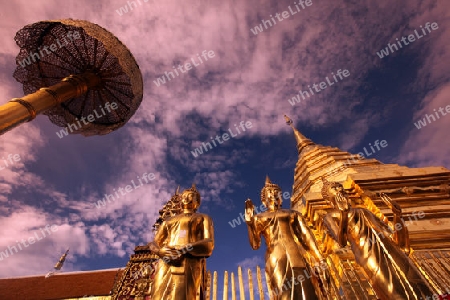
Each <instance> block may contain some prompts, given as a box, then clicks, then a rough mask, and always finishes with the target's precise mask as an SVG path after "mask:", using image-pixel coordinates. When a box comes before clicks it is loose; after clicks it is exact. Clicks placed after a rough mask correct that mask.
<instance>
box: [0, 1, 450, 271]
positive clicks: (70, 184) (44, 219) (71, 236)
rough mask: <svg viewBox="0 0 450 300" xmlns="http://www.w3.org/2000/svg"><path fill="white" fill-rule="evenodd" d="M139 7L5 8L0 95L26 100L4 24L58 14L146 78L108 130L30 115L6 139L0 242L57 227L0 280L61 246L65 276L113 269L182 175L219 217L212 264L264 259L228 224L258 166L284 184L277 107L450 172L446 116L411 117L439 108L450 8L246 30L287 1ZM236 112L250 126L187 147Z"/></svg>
mask: <svg viewBox="0 0 450 300" xmlns="http://www.w3.org/2000/svg"><path fill="white" fill-rule="evenodd" d="M135 1H136V3H137V7H135V8H134V9H133V10H130V11H128V12H127V13H123V11H122V15H120V14H119V13H118V12H117V10H119V9H120V7H123V6H125V5H127V2H126V1H124V0H114V1H86V0H77V1H73V0H67V1H64V3H62V2H61V1H52V0H49V1H42V0H39V1H25V0H18V1H11V2H5V3H3V4H2V10H1V11H0V24H1V25H0V34H1V37H2V47H1V50H0V51H1V53H0V61H1V72H0V76H1V82H2V83H3V84H2V85H1V86H0V93H1V95H2V97H3V103H6V101H8V100H9V99H11V98H14V97H20V96H22V95H23V91H22V87H21V85H20V84H19V83H17V82H16V81H15V80H14V79H13V78H12V74H13V72H14V69H15V68H16V61H15V57H16V55H17V54H18V52H19V48H18V46H17V45H16V44H15V42H14V36H15V33H16V32H17V31H18V30H20V29H21V28H22V27H23V26H25V25H27V24H31V23H34V22H37V21H41V20H52V19H63V18H73V19H84V20H88V21H90V22H93V23H97V24H99V25H101V26H102V27H104V28H106V29H108V30H109V31H111V32H112V33H114V34H115V35H116V36H117V37H118V38H119V39H120V40H121V41H122V42H123V43H124V44H125V45H127V47H128V48H129V49H130V50H131V52H132V53H133V55H134V56H135V58H136V60H137V62H138V64H139V66H140V69H141V71H142V74H143V78H144V99H143V101H142V104H141V106H140V107H139V109H138V110H137V112H136V113H135V115H134V116H133V117H132V118H131V120H130V121H129V122H128V124H127V125H125V126H124V127H122V128H121V129H119V130H117V131H115V132H113V133H111V134H109V135H106V136H94V137H89V138H85V137H83V136H77V135H74V136H68V137H64V138H62V139H60V138H58V136H57V135H56V132H57V131H59V130H60V128H58V127H56V126H55V125H53V124H51V123H50V122H49V120H48V119H47V118H46V117H45V116H38V118H37V119H36V120H35V121H33V122H31V123H28V124H25V125H22V126H20V127H19V128H16V129H14V130H12V131H10V132H8V133H6V134H4V135H3V136H2V137H1V139H0V158H2V157H5V158H7V156H8V154H13V155H14V154H18V155H19V156H20V158H21V159H20V161H18V162H15V163H14V164H13V165H12V166H7V167H6V168H4V169H3V170H1V169H0V186H1V193H0V202H1V205H0V236H1V237H2V238H1V239H0V252H1V251H4V250H5V249H7V247H8V246H14V245H17V243H16V240H20V239H27V238H28V237H31V236H33V235H34V233H35V232H40V228H43V227H45V225H47V224H48V225H53V224H55V225H57V226H58V230H57V231H56V232H54V233H52V234H51V235H50V236H48V237H46V238H44V239H42V240H40V241H38V242H37V243H35V244H33V245H30V246H29V247H26V248H25V249H24V250H22V251H20V252H19V253H15V254H14V255H12V256H10V257H8V258H6V259H3V260H2V261H0V266H1V267H0V277H10V276H24V275H36V274H44V273H46V272H47V271H48V270H49V269H50V268H52V266H53V265H54V264H55V263H56V261H57V259H58V258H59V256H60V255H61V254H62V253H63V252H64V251H65V249H66V248H68V247H70V249H71V252H70V255H69V257H68V259H67V262H66V264H65V266H64V270H65V271H71V270H94V269H106V268H112V267H124V266H125V265H126V262H127V261H128V257H129V255H130V254H131V253H132V250H133V249H134V247H135V245H140V244H144V243H147V242H149V241H150V240H151V239H152V233H151V226H152V225H153V223H154V222H155V218H156V216H157V212H158V210H159V209H160V208H161V205H162V203H164V202H166V201H167V200H168V199H169V198H170V195H171V194H172V193H173V191H174V190H175V189H176V186H177V185H178V184H180V185H181V187H182V189H184V188H188V187H189V186H190V185H191V183H192V182H195V183H196V184H197V186H198V189H199V190H200V192H201V195H202V206H201V209H200V211H201V212H204V213H208V214H210V215H211V216H212V218H213V220H214V222H215V230H216V249H215V250H214V253H213V255H212V257H211V258H210V259H209V261H208V268H209V269H211V270H218V271H219V272H223V270H230V271H236V270H237V264H239V263H240V264H244V265H245V266H247V267H254V266H255V265H256V264H260V265H261V266H262V265H263V262H264V256H263V255H264V251H265V249H264V247H263V249H262V250H260V251H257V252H256V251H253V250H251V248H250V245H249V243H248V238H247V232H246V228H245V226H244V225H240V226H237V227H236V228H232V227H231V226H230V225H229V223H228V222H230V221H232V220H233V219H234V218H237V217H238V216H239V213H240V212H243V209H244V201H245V199H247V198H248V197H250V198H252V200H253V202H255V204H257V205H259V204H260V200H259V192H260V190H261V188H262V186H263V184H264V179H265V175H266V174H269V176H270V177H271V178H272V180H273V181H274V182H275V183H278V184H279V185H280V186H281V187H282V188H283V190H284V191H287V192H289V193H291V188H292V183H293V170H294V167H295V162H296V160H297V152H296V148H295V140H294V137H293V135H292V132H291V130H290V128H289V127H288V126H286V124H285V122H284V118H283V114H288V115H289V116H290V117H291V118H292V119H293V120H294V123H295V125H296V127H297V128H298V129H299V130H300V131H301V132H302V133H303V134H305V135H306V136H308V137H309V138H311V139H312V140H313V141H315V142H317V143H320V144H323V145H330V146H336V147H340V148H341V149H343V150H346V151H350V152H352V153H358V152H362V151H363V148H364V147H368V145H369V143H372V144H373V143H374V141H375V140H386V141H387V143H388V146H387V147H386V148H382V150H380V151H377V152H376V153H374V154H373V156H371V157H370V158H376V159H379V160H380V161H382V162H384V163H398V164H402V165H407V166H410V167H418V166H444V167H447V168H448V167H450V156H449V155H448V153H449V143H448V128H449V125H450V117H447V116H443V115H441V118H440V119H437V120H436V121H433V122H431V123H429V124H427V126H425V127H423V128H421V129H417V128H416V126H415V125H414V122H417V121H418V120H419V119H423V118H424V117H425V114H432V113H434V111H433V110H434V109H436V110H438V109H439V108H440V107H443V108H444V109H445V107H446V106H447V105H450V97H449V96H450V83H449V78H450V76H449V73H448V72H449V70H450V68H449V56H450V55H449V54H450V51H449V49H448V48H449V45H450V44H449V40H450V31H449V30H448V29H447V27H448V26H449V25H450V3H446V2H444V1H415V0H410V1H406V0H405V1H395V2H394V1H388V0H379V1H343V0H338V1H335V0H333V1H332V0H326V1H316V0H312V5H311V6H309V7H305V8H304V9H301V11H300V12H298V13H296V14H295V15H290V13H289V17H288V18H287V19H285V20H283V21H277V22H276V24H274V25H273V26H272V27H268V28H267V29H264V30H263V32H260V33H259V34H257V35H255V34H253V33H252V31H251V30H250V29H254V27H255V26H259V25H260V24H261V20H262V19H264V20H268V19H269V16H270V15H273V16H274V14H276V13H280V14H281V13H282V12H283V11H289V9H288V7H289V6H291V7H292V8H294V4H293V1H292V2H289V1H284V0H282V1H275V0H274V1H255V0H246V1H228V0H224V1H192V0H189V1H184V2H183V1H181V2H180V1H173V0H164V1H158V0H150V1H148V2H144V0H140V2H141V4H139V3H138V0H135ZM351 2H357V3H351ZM128 9H129V7H128ZM427 22H430V23H433V22H436V23H437V24H438V26H439V27H438V29H436V30H432V31H431V32H430V33H429V34H427V35H426V36H423V37H422V38H420V39H416V40H415V41H414V42H411V43H409V45H405V44H403V47H402V48H399V49H398V51H393V53H392V52H389V53H390V54H389V56H387V57H384V58H380V57H379V56H378V55H377V52H378V51H380V50H381V49H384V48H386V47H387V44H388V43H396V38H398V39H399V40H400V39H401V38H402V37H403V36H408V35H410V34H414V30H418V32H421V29H420V26H424V25H425V24H426V23H427ZM204 50H206V51H210V50H212V51H214V54H215V56H214V57H212V58H209V59H208V61H203V63H202V64H200V65H199V66H194V67H193V68H192V69H191V70H189V71H187V72H186V73H181V74H180V75H179V76H177V77H176V78H174V79H172V80H170V81H169V82H166V83H165V84H161V85H160V86H159V87H158V86H157V85H156V84H155V83H154V81H156V80H157V78H158V77H161V76H163V75H164V72H166V71H171V70H173V69H172V66H174V65H178V64H186V63H188V62H192V59H194V60H195V61H196V62H197V63H198V58H197V53H199V54H201V53H202V51H204ZM338 69H341V70H344V69H346V70H348V72H349V73H350V75H349V76H348V77H346V78H343V79H342V80H339V78H337V79H338V82H335V84H334V85H332V86H327V87H326V88H325V89H324V90H322V91H320V92H318V93H315V94H314V95H313V96H311V97H310V98H307V99H306V100H304V101H301V103H297V104H295V105H293V106H292V105H291V104H290V103H289V102H288V99H291V98H292V97H294V96H295V95H296V94H298V92H299V90H303V91H305V90H307V86H308V85H311V86H312V84H314V83H316V84H319V83H320V82H322V81H325V78H326V77H327V76H328V77H329V79H331V78H332V72H333V73H335V74H336V72H337V70H338ZM331 80H332V79H331ZM449 109H450V108H449ZM444 111H445V110H444ZM241 121H244V122H246V121H250V122H251V123H252V127H251V128H249V129H247V130H246V131H245V132H242V133H241V134H239V135H238V136H236V137H233V138H230V139H229V140H228V141H225V142H224V143H223V144H220V145H218V146H217V147H214V148H213V149H212V150H209V151H208V152H206V153H204V154H202V155H200V156H199V157H197V158H195V157H194V156H193V155H192V153H191V151H193V150H194V148H196V147H200V146H201V145H202V142H206V141H210V137H214V136H216V135H222V134H223V133H225V132H227V131H228V129H229V128H231V129H232V130H235V127H234V124H239V122H241ZM4 166H5V164H4V162H3V160H0V167H4ZM146 172H147V173H154V174H155V179H154V180H152V181H150V182H149V183H148V184H144V186H142V187H140V188H138V189H136V190H133V191H132V192H130V193H128V194H126V196H122V197H120V198H119V199H118V200H117V201H116V202H115V203H109V204H108V205H106V206H105V207H102V208H100V209H97V208H96V207H95V205H94V203H96V201H98V200H100V199H101V198H102V197H103V194H105V193H112V192H113V189H118V188H119V187H125V186H126V185H127V184H129V183H130V182H131V180H132V179H135V178H137V176H141V175H142V174H144V173H146ZM288 206H289V205H288V201H287V200H285V205H284V207H288Z"/></svg>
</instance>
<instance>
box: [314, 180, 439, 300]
mask: <svg viewBox="0 0 450 300" xmlns="http://www.w3.org/2000/svg"><path fill="white" fill-rule="evenodd" d="M323 182H324V184H323V188H322V196H323V198H324V199H325V200H326V201H327V202H329V204H331V206H333V207H334V209H333V210H332V211H331V212H329V213H327V214H326V215H325V216H324V219H323V222H324V223H323V225H324V226H325V228H326V230H327V231H328V234H329V235H330V236H331V237H332V238H333V239H334V240H335V241H337V242H338V243H339V245H340V246H341V247H345V246H347V243H348V244H349V245H350V247H351V250H352V252H353V254H354V256H355V261H356V263H358V264H359V265H360V266H361V267H362V268H363V270H364V271H365V273H366V274H367V276H368V278H369V281H370V283H371V285H372V287H373V289H374V290H375V292H376V293H377V297H378V298H379V299H382V300H384V299H390V300H394V299H395V300H396V299H425V297H426V296H430V295H433V291H432V290H431V288H430V287H429V285H428V283H427V281H426V279H425V278H424V277H423V276H422V274H421V273H420V271H419V270H418V269H417V267H416V266H415V265H414V263H413V262H412V261H411V260H410V259H409V257H408V256H407V254H406V253H409V239H408V238H407V237H405V236H404V235H405V233H406V234H407V231H406V232H398V233H395V232H394V230H392V229H391V228H390V227H389V226H388V225H387V224H385V223H384V222H382V221H381V220H380V219H379V218H378V217H377V216H376V215H375V214H373V213H372V212H371V211H370V210H369V209H367V208H365V207H364V206H362V205H355V206H354V207H352V205H351V201H350V199H349V197H348V195H347V194H346V193H345V191H344V188H343V186H342V185H341V184H340V183H337V182H328V181H327V180H325V179H323ZM382 196H383V198H384V199H383V201H385V202H389V203H390V205H389V206H390V207H393V208H395V210H396V211H395V215H397V216H398V215H400V214H401V209H400V206H398V204H397V203H395V202H394V201H392V199H387V198H386V197H387V196H386V195H382ZM394 220H398V217H395V218H394ZM399 235H400V236H402V237H400V236H399ZM397 243H398V244H397ZM402 248H403V249H402Z"/></svg>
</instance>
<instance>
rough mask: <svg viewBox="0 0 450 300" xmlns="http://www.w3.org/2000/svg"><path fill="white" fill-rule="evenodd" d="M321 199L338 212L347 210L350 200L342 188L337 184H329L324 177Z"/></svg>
mask: <svg viewBox="0 0 450 300" xmlns="http://www.w3.org/2000/svg"><path fill="white" fill-rule="evenodd" d="M322 183H323V186H322V191H321V192H322V197H323V199H324V200H325V201H327V203H328V204H330V205H331V206H333V208H337V209H339V210H342V211H344V210H348V209H349V206H350V199H349V198H348V196H347V193H346V192H345V190H344V187H343V186H342V184H340V183H339V182H330V181H328V180H327V179H326V178H325V177H322Z"/></svg>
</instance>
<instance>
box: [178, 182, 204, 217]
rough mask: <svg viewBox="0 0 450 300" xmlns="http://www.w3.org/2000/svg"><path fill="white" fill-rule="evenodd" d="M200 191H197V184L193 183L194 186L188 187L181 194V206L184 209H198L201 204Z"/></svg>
mask: <svg viewBox="0 0 450 300" xmlns="http://www.w3.org/2000/svg"><path fill="white" fill-rule="evenodd" d="M200 201H201V198H200V193H199V192H198V191H197V188H196V187H195V184H192V187H191V188H189V189H186V190H184V191H183V193H182V194H181V207H182V209H189V210H194V211H196V210H197V208H198V207H199V206H200Z"/></svg>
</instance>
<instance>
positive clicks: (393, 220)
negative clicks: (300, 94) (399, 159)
mask: <svg viewBox="0 0 450 300" xmlns="http://www.w3.org/2000/svg"><path fill="white" fill-rule="evenodd" d="M286 121H287V123H288V124H289V125H290V126H291V127H292V129H293V130H294V135H295V138H296V141H297V150H298V154H299V158H298V162H297V165H296V168H295V173H294V185H293V196H292V198H291V208H292V209H294V210H298V211H299V212H301V213H302V214H303V216H304V217H305V218H306V219H307V221H308V222H309V224H310V226H311V228H312V231H313V232H314V235H315V237H316V241H317V242H318V243H319V244H320V248H321V250H322V251H324V252H328V254H329V255H328V257H327V263H328V267H329V270H330V274H331V277H332V280H331V282H330V286H329V289H328V291H329V294H330V295H329V297H328V299H388V298H385V297H382V296H381V295H378V294H376V292H375V290H376V288H374V284H373V281H374V278H375V277H376V274H371V275H372V277H369V274H367V273H368V272H367V270H365V269H368V268H369V269H370V267H371V265H373V264H375V262H374V260H375V258H374V259H372V258H370V257H369V256H371V255H372V256H373V257H376V259H378V260H386V261H385V263H386V264H387V265H390V266H392V268H391V272H388V271H385V270H382V267H380V269H381V270H376V272H378V274H380V273H382V272H384V271H385V273H384V274H388V276H387V277H386V278H384V280H385V284H386V285H388V286H387V287H386V290H389V289H391V290H392V293H391V295H390V297H389V299H427V298H426V297H423V298H422V296H411V295H410V296H406V295H405V296H404V297H401V296H397V297H395V296H394V295H395V290H396V289H397V293H401V291H398V290H399V289H401V290H409V289H412V288H414V287H416V286H417V285H418V284H419V283H418V282H413V280H407V279H408V276H411V274H410V273H408V270H405V269H404V266H403V268H402V265H397V262H396V260H395V259H394V258H393V257H392V256H393V254H392V253H390V252H389V251H388V247H387V245H386V242H385V241H382V239H383V238H385V237H386V238H391V239H392V240H393V241H394V242H395V243H396V244H397V245H398V246H399V248H400V249H402V250H403V252H404V253H405V255H407V256H408V257H409V260H410V262H411V263H412V264H413V267H409V271H410V272H411V270H412V269H415V268H414V267H417V269H418V270H419V271H420V273H421V275H422V276H423V278H424V279H425V280H426V282H427V283H428V285H429V287H430V289H431V290H432V291H433V294H430V295H427V296H429V298H428V299H438V298H436V297H438V295H446V294H448V293H449V292H450V291H449V289H450V249H449V248H450V171H449V170H448V169H446V168H444V167H425V168H408V167H404V166H399V165H396V164H383V163H381V162H379V161H377V160H375V159H364V158H361V157H360V156H358V155H354V154H350V153H348V152H345V151H342V150H340V149H338V148H333V147H327V146H322V145H317V144H315V143H314V142H312V141H311V140H310V139H308V138H306V137H305V136H303V135H302V134H301V133H300V132H299V131H298V130H297V129H295V128H294V127H293V126H292V121H291V120H290V119H289V118H288V117H286ZM324 181H325V182H337V183H341V184H342V186H343V189H344V190H345V192H346V194H347V195H348V198H349V199H350V200H351V202H352V203H353V206H354V207H359V208H360V209H366V210H367V211H370V212H371V213H373V215H374V216H376V217H378V220H380V221H382V222H383V223H384V224H386V225H388V227H389V228H387V231H388V233H389V232H390V233H391V235H389V234H388V233H386V234H384V235H383V234H382V233H381V234H380V233H379V234H378V237H377V236H373V237H372V240H370V241H369V243H365V241H363V240H362V239H363V237H359V238H360V240H358V241H357V243H355V245H351V243H350V242H349V244H347V243H346V246H345V247H342V246H340V245H339V244H338V243H337V242H335V241H330V231H329V230H327V226H324V216H325V215H326V214H327V213H329V212H330V211H331V210H332V209H333V208H332V207H331V205H330V203H329V201H327V199H324V198H326V195H325V194H326V191H324V189H323V186H324V183H323V182H324ZM324 192H325V193H324ZM367 214H368V213H367ZM361 219H362V218H361ZM361 219H359V220H357V222H356V223H355V222H354V223H352V225H351V226H353V227H352V228H347V229H346V230H347V232H348V236H349V239H350V238H351V237H350V236H352V235H356V233H357V232H360V231H361V230H362V227H363V226H364V224H362V221H361ZM375 221H376V220H375ZM349 226H350V225H349ZM380 227H381V225H380ZM345 242H347V241H345ZM333 243H334V245H333ZM364 243H365V245H366V246H367V247H366V249H363V250H364V251H366V253H365V255H366V257H365V258H361V257H360V259H359V260H360V261H365V264H358V263H357V260H358V257H356V259H355V255H361V251H359V249H358V251H357V253H356V254H355V253H354V252H353V251H352V250H355V249H356V248H352V247H351V246H354V247H358V246H359V245H358V244H361V245H362V244H364ZM374 243H380V245H381V246H380V247H379V248H378V249H377V251H378V252H377V253H368V252H370V249H369V247H370V244H374ZM372 251H374V249H372ZM368 257H369V259H366V258H368ZM364 259H366V260H364ZM395 272H396V273H397V274H392V273H395ZM369 273H370V272H369ZM394 277H397V278H401V279H404V280H403V281H402V280H400V281H402V282H403V284H404V285H408V284H409V285H411V286H412V287H408V286H395V285H394V286H389V283H391V282H392V280H393V278H394ZM433 295H434V297H435V298H432V297H433ZM440 299H443V298H440Z"/></svg>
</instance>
